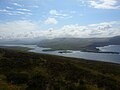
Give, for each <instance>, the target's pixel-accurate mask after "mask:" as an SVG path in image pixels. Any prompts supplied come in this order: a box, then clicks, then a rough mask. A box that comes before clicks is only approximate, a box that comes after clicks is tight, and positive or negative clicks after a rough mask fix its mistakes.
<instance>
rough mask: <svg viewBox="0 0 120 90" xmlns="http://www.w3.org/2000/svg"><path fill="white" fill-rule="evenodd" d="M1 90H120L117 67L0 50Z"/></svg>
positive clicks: (117, 65)
mask: <svg viewBox="0 0 120 90" xmlns="http://www.w3.org/2000/svg"><path fill="white" fill-rule="evenodd" d="M0 90H120V64H113V63H105V62H97V61H87V60H82V59H75V58H66V57H61V56H54V55H46V54H35V53H28V52H23V51H15V50H11V49H10V50H9V49H0Z"/></svg>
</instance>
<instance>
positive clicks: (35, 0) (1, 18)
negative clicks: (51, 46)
mask: <svg viewBox="0 0 120 90" xmlns="http://www.w3.org/2000/svg"><path fill="white" fill-rule="evenodd" d="M117 35H120V0H0V39H19V38H38V37H39V38H60V37H74V38H88V37H111V36H117Z"/></svg>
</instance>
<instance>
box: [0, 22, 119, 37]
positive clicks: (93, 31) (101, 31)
mask: <svg viewBox="0 0 120 90" xmlns="http://www.w3.org/2000/svg"><path fill="white" fill-rule="evenodd" d="M0 28H1V29H0V37H1V38H36V37H37V38H44V39H46V38H63V37H69V38H92V37H111V36H117V35H120V21H112V22H103V23H98V24H90V25H87V26H80V25H78V24H75V25H65V26H63V27H61V28H59V29H57V30H55V29H48V30H40V31H38V30H37V28H38V26H37V25H36V24H34V23H32V22H30V21H14V22H8V23H5V24H0Z"/></svg>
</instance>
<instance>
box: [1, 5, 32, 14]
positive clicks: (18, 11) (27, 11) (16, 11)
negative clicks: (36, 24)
mask: <svg viewBox="0 0 120 90" xmlns="http://www.w3.org/2000/svg"><path fill="white" fill-rule="evenodd" d="M6 8H7V9H0V13H2V14H6V15H11V16H13V15H25V16H27V15H28V16H29V15H32V13H31V12H30V10H28V9H22V8H19V9H16V10H14V9H13V8H12V10H11V9H10V7H9V10H8V7H6Z"/></svg>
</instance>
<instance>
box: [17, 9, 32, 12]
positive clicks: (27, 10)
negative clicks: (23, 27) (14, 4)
mask: <svg viewBox="0 0 120 90" xmlns="http://www.w3.org/2000/svg"><path fill="white" fill-rule="evenodd" d="M16 10H19V11H26V12H30V11H31V10H29V9H25V8H18V9H16Z"/></svg>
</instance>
